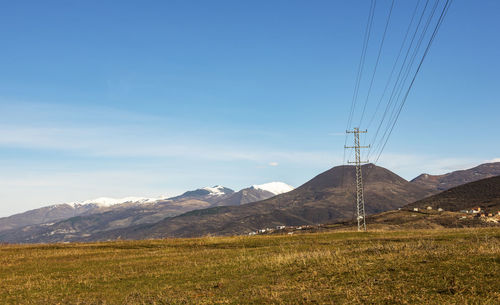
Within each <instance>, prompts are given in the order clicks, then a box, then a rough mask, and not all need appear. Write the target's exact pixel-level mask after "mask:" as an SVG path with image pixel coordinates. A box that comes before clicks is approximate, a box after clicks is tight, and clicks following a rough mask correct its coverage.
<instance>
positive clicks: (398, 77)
mask: <svg viewBox="0 0 500 305" xmlns="http://www.w3.org/2000/svg"><path fill="white" fill-rule="evenodd" d="M428 4H429V0H427V1H426V2H425V6H424V8H423V9H422V13H421V14H420V18H419V20H418V22H417V25H416V27H415V31H414V32H413V35H412V38H411V40H410V44H409V46H408V49H407V51H406V54H405V57H404V59H403V62H402V64H401V68H400V69H399V73H398V75H397V77H396V81H395V83H394V87H393V88H392V91H391V94H390V96H389V100H388V102H387V105H386V107H385V110H384V113H383V115H382V119H381V120H380V123H379V125H378V127H377V131H376V132H375V136H374V137H373V139H372V148H371V149H369V150H368V156H369V155H370V153H371V151H372V149H373V148H374V147H376V148H378V146H375V145H374V143H375V141H376V139H377V137H378V135H379V132H380V128H381V127H382V125H383V123H384V121H385V118H386V116H387V114H388V111H389V109H391V106H392V102H393V99H394V94H395V92H396V90H397V88H398V86H399V83H400V80H401V75H402V73H403V70H404V67H405V65H406V62H407V60H408V55H409V54H410V51H411V48H412V46H413V43H414V41H415V36H416V35H417V33H418V31H419V29H420V24H421V23H422V20H423V18H424V16H425V12H426V10H427V6H428Z"/></svg>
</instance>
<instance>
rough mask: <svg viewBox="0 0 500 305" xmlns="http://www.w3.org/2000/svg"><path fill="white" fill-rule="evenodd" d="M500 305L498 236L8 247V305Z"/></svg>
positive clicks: (402, 234) (346, 235)
mask: <svg viewBox="0 0 500 305" xmlns="http://www.w3.org/2000/svg"><path fill="white" fill-rule="evenodd" d="M263 303H271V304H343V303H348V304H368V303H374V304H500V229H460V230H456V229H455V230H439V231H437V230H434V231H431V230H427V231H391V232H370V233H364V234H363V233H357V232H331V233H315V234H303V235H293V236H253V237H246V236H240V237H206V238H198V239H168V240H149V241H117V242H108V243H88V244H56V245H26V246H18V245H7V246H0V304H263Z"/></svg>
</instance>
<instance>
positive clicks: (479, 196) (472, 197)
mask: <svg viewBox="0 0 500 305" xmlns="http://www.w3.org/2000/svg"><path fill="white" fill-rule="evenodd" d="M429 206H430V207H432V208H433V209H437V208H442V209H444V210H446V211H454V212H457V211H460V210H467V209H471V208H473V207H475V206H479V207H481V208H482V209H483V210H486V211H491V212H497V211H499V210H500V176H496V177H491V178H486V179H482V180H479V181H474V182H470V183H467V184H464V185H460V186H457V187H454V188H451V189H449V190H446V191H444V192H442V193H439V194H437V195H434V196H431V197H428V198H425V199H422V200H419V201H416V202H413V203H411V204H408V205H407V206H406V207H405V208H407V209H412V208H427V207H429Z"/></svg>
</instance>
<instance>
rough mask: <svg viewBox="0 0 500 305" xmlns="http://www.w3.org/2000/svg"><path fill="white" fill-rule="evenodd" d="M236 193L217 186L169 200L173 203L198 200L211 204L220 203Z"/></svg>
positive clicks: (189, 192)
mask: <svg viewBox="0 0 500 305" xmlns="http://www.w3.org/2000/svg"><path fill="white" fill-rule="evenodd" d="M233 193H234V191H233V190H232V189H230V188H227V187H224V186H221V185H216V186H213V187H204V188H201V189H197V190H194V191H187V192H185V193H184V194H182V195H179V196H176V197H172V198H169V199H170V200H172V201H178V200H186V199H196V200H203V201H206V202H209V203H215V202H217V201H220V200H222V199H224V198H226V197H227V196H229V195H231V194H233Z"/></svg>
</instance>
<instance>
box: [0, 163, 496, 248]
mask: <svg viewBox="0 0 500 305" xmlns="http://www.w3.org/2000/svg"><path fill="white" fill-rule="evenodd" d="M362 171H363V181H364V185H365V206H366V212H367V214H368V215H369V214H376V213H380V212H384V211H389V210H394V209H397V208H401V207H403V206H406V205H408V204H411V203H413V202H418V201H419V200H422V199H424V198H426V197H429V196H432V195H434V194H436V193H439V192H440V191H441V190H444V189H448V188H451V187H454V186H456V185H459V184H461V183H467V182H471V181H475V180H479V179H483V178H487V177H491V176H496V175H500V163H490V164H483V165H480V166H478V167H475V168H472V169H468V170H462V171H456V172H452V173H448V174H445V175H439V176H432V175H427V174H423V175H420V176H418V177H417V178H415V179H413V180H411V181H407V180H405V179H403V178H401V177H399V176H398V175H396V174H394V173H393V172H391V171H389V170H387V169H385V168H382V167H379V166H375V165H373V164H367V165H364V166H363V168H362ZM354 181H355V170H354V167H353V166H338V167H334V168H332V169H330V170H327V171H326V172H323V173H321V174H319V175H318V176H316V177H314V178H313V179H311V180H310V181H308V182H306V183H305V184H303V185H301V186H300V187H298V188H296V189H293V188H292V187H290V186H287V185H286V184H284V183H269V184H263V185H254V186H251V187H248V188H245V189H242V190H240V191H238V192H234V191H233V190H231V189H228V188H225V187H222V186H215V187H212V188H202V189H198V190H194V191H188V192H186V193H184V194H182V195H180V196H176V197H172V198H168V199H157V200H152V199H147V198H146V199H145V198H141V200H140V201H139V202H132V201H129V202H120V203H115V204H107V205H103V204H102V203H101V204H96V203H91V202H87V203H86V204H76V205H75V204H73V206H74V207H75V206H76V207H80V208H82V207H86V206H87V205H92V206H88V210H86V211H83V212H81V213H80V212H78V213H80V214H78V215H76V212H75V210H73V215H70V214H71V212H72V209H71V204H66V205H61V206H58V207H59V208H60V210H61V212H50V209H49V208H48V207H46V208H42V209H38V210H34V211H28V212H26V213H23V214H18V215H13V216H11V217H7V218H2V219H0V241H3V242H25V243H26V242H28V243H33V242H61V241H94V240H110V239H118V238H123V239H144V238H165V237H192V236H201V235H206V234H213V235H234V234H246V233H249V232H253V231H256V230H259V229H262V228H266V227H274V226H278V225H295V226H297V225H308V224H319V223H331V222H337V221H340V220H345V219H352V218H353V216H354V209H353V202H354V201H355V186H354ZM52 209H54V206H53V207H52ZM56 210H57V209H56ZM62 211H65V212H62ZM37 213H39V214H40V215H38V214H37ZM31 215H38V216H37V217H32V219H33V223H32V224H29V225H26V222H27V219H29V218H30V216H31ZM67 215H70V216H69V217H67ZM51 217H52V218H51ZM58 217H59V218H58ZM65 217H66V218H65ZM47 219H52V220H47ZM20 220H23V221H24V222H23V221H20ZM16 221H17V223H16ZM35 222H36V223H35ZM6 224H7V225H6ZM23 224H24V225H23ZM14 225H17V227H15V228H14V229H13V227H14ZM8 226H10V228H8Z"/></svg>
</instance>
